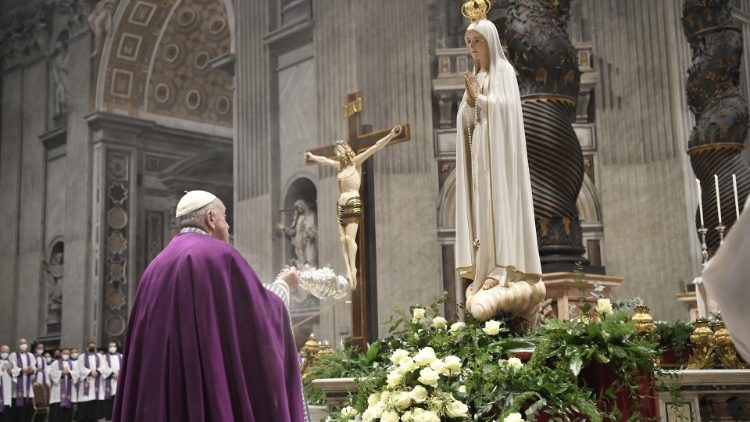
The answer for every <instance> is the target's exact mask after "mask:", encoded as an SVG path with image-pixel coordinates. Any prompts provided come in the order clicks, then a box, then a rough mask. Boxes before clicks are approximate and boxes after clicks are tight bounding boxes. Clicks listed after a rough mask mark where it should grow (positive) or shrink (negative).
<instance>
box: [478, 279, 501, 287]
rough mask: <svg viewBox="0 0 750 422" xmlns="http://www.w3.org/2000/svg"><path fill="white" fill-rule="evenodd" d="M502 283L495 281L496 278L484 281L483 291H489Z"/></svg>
mask: <svg viewBox="0 0 750 422" xmlns="http://www.w3.org/2000/svg"><path fill="white" fill-rule="evenodd" d="M498 283H500V282H499V281H497V280H495V279H494V278H488V279H486V280H484V285H482V289H484V290H489V289H491V288H493V287H495V286H497V285H498Z"/></svg>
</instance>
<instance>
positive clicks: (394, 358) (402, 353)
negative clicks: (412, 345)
mask: <svg viewBox="0 0 750 422" xmlns="http://www.w3.org/2000/svg"><path fill="white" fill-rule="evenodd" d="M408 357H409V352H407V351H406V350H403V349H396V350H395V351H394V352H393V353H392V354H391V362H393V363H394V364H397V365H398V363H399V362H401V359H403V358H408Z"/></svg>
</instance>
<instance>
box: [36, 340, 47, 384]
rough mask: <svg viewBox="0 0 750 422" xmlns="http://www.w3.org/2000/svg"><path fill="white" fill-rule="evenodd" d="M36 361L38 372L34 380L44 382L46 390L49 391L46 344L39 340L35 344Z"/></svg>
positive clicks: (38, 382)
mask: <svg viewBox="0 0 750 422" xmlns="http://www.w3.org/2000/svg"><path fill="white" fill-rule="evenodd" d="M34 350H35V352H34V362H35V363H36V374H35V377H34V382H35V383H37V384H42V385H43V386H44V390H45V391H47V392H49V382H48V380H47V359H45V357H44V344H43V343H40V342H37V343H36V345H35V346H34Z"/></svg>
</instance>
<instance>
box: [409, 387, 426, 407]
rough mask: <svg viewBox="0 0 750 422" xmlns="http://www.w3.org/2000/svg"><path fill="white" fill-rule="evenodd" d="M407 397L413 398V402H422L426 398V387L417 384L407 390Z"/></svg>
mask: <svg viewBox="0 0 750 422" xmlns="http://www.w3.org/2000/svg"><path fill="white" fill-rule="evenodd" d="M409 398H410V399H412V400H414V403H424V402H425V400H427V389H426V388H424V387H422V386H421V385H418V386H416V387H414V389H413V390H411V391H410V392H409Z"/></svg>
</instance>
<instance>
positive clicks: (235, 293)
mask: <svg viewBox="0 0 750 422" xmlns="http://www.w3.org/2000/svg"><path fill="white" fill-rule="evenodd" d="M175 217H176V218H177V224H178V226H179V228H180V234H179V235H177V236H175V238H174V239H172V241H171V242H170V243H169V244H168V245H167V247H166V248H164V250H163V251H162V252H161V253H160V254H159V255H158V256H157V257H156V258H154V260H153V261H151V263H150V264H149V266H148V267H147V268H146V271H145V272H144V274H143V277H142V278H141V281H140V284H139V285H138V292H137V293H136V297H135V301H134V303H133V310H132V311H131V313H130V321H129V323H128V329H127V335H126V341H125V349H124V351H123V355H124V358H123V364H122V369H121V371H120V380H119V383H120V385H119V389H118V392H117V395H116V397H115V410H114V414H113V420H114V421H115V422H120V421H122V422H136V421H138V422H140V421H149V422H167V421H184V422H192V421H216V422H219V421H243V422H265V421H273V422H300V421H302V420H303V418H304V410H303V409H304V406H303V399H302V388H301V387H302V383H301V377H300V370H299V362H298V355H297V350H296V348H295V344H294V339H293V336H292V330H291V327H290V324H289V315H288V313H287V311H286V309H285V307H284V304H283V303H282V301H281V299H279V297H278V296H276V295H275V294H273V293H271V292H269V291H267V290H266V289H265V288H263V286H262V284H261V283H260V281H259V280H258V277H257V276H256V274H255V272H254V271H253V270H252V268H250V266H249V265H248V263H247V262H246V261H245V260H244V259H243V258H242V256H241V255H240V254H239V252H238V251H237V250H235V249H234V248H233V247H232V246H231V245H229V243H227V242H228V240H229V225H228V224H227V222H226V208H225V207H224V204H223V203H222V202H221V200H219V199H218V198H216V196H214V195H212V194H210V193H208V192H205V191H192V192H188V193H186V194H185V196H183V197H182V199H180V201H179V203H178V204H177V211H176V215H175ZM289 274H294V273H292V272H290V273H289Z"/></svg>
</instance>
